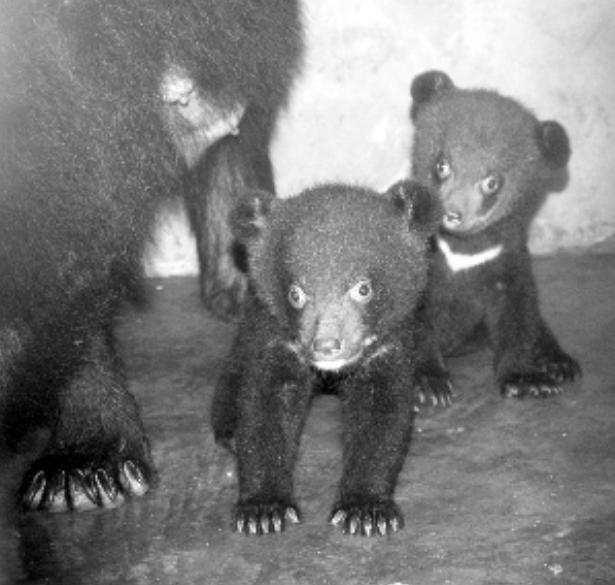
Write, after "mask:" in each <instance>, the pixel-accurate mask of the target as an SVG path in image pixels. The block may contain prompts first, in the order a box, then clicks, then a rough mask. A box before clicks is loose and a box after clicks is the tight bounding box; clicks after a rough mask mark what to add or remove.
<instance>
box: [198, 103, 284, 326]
mask: <svg viewBox="0 0 615 585" xmlns="http://www.w3.org/2000/svg"><path fill="white" fill-rule="evenodd" d="M270 125H271V122H270V120H269V116H268V115H267V114H266V113H265V112H263V111H261V110H260V109H258V108H255V107H248V109H247V110H246V113H245V115H244V117H243V119H242V121H241V124H240V125H239V133H238V135H237V136H227V137H225V138H223V139H222V140H220V141H218V142H217V143H216V144H214V145H213V146H211V147H210V148H209V149H208V151H207V153H206V155H205V156H204V157H203V159H202V160H201V161H200V162H199V163H198V165H197V166H196V167H195V168H194V169H193V170H192V171H191V172H190V175H189V181H190V185H189V186H188V188H187V190H186V203H187V210H188V215H189V218H190V223H191V227H192V230H193V232H194V234H195V237H196V245H197V253H198V259H199V269H200V276H199V279H200V289H201V298H202V300H203V303H204V304H205V306H206V307H207V308H208V309H209V310H211V311H212V312H213V313H215V314H216V315H218V316H220V317H223V318H226V317H228V316H230V315H234V314H236V313H237V311H238V308H239V306H240V304H241V302H242V301H243V298H244V295H245V291H246V277H245V268H246V267H245V263H246V260H245V256H244V254H245V252H244V250H243V248H241V246H239V245H238V244H237V243H236V242H235V240H234V238H233V236H232V233H231V229H230V226H229V215H230V212H231V210H233V209H234V208H235V206H236V204H237V201H238V198H239V197H240V196H241V194H242V193H243V192H244V191H245V189H246V188H260V189H264V190H266V191H269V192H273V191H274V185H273V171H272V167H271V161H270V159H269V140H270V134H271V130H270Z"/></svg>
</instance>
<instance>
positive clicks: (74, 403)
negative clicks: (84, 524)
mask: <svg viewBox="0 0 615 585" xmlns="http://www.w3.org/2000/svg"><path fill="white" fill-rule="evenodd" d="M83 343H85V344H87V347H86V348H85V352H84V356H83V361H82V362H81V365H80V367H79V368H78V369H77V371H76V372H75V374H74V375H73V376H72V377H71V378H70V379H69V380H68V381H67V383H66V384H65V385H64V386H63V387H62V388H61V389H60V390H59V399H58V413H59V417H58V419H57V421H56V423H55V424H54V425H53V427H52V432H51V438H50V441H49V444H48V445H47V448H46V449H45V451H44V452H43V454H42V455H41V456H40V457H39V458H38V459H37V460H36V461H35V462H34V463H33V464H32V466H31V467H30V469H29V470H28V472H27V473H26V475H25V477H24V479H23V482H22V486H21V490H20V497H21V500H22V503H23V505H24V507H25V508H27V509H33V510H47V511H54V512H61V511H67V510H75V511H82V510H90V509H95V508H112V507H116V506H118V505H120V504H121V503H122V502H123V501H124V500H125V499H127V498H131V497H133V496H141V495H143V494H145V493H146V492H147V491H148V490H149V488H150V486H151V485H152V483H153V482H154V480H155V472H154V467H153V464H152V458H151V453H150V447H149V441H148V439H147V436H146V435H145V432H144V429H143V425H142V423H141V419H140V416H139V412H138V407H137V404H136V402H135V400H134V398H133V396H132V395H131V394H130V393H129V392H128V390H127V389H126V383H125V380H124V376H123V374H122V371H121V368H120V364H119V358H118V357H117V355H116V353H115V350H114V348H113V342H112V339H111V337H110V334H106V333H103V332H97V333H95V334H93V335H91V336H90V337H88V338H87V339H84V340H83Z"/></svg>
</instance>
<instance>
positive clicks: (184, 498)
mask: <svg viewBox="0 0 615 585" xmlns="http://www.w3.org/2000/svg"><path fill="white" fill-rule="evenodd" d="M535 268H536V274H537V278H538V282H539V288H540V291H541V298H542V306H543V311H544V314H545V316H546V318H547V320H548V321H549V323H550V324H551V325H552V328H553V330H554V332H555V333H556V334H557V336H558V337H559V339H560V341H561V342H562V345H563V346H564V347H565V348H566V349H567V350H568V351H570V353H572V354H573V355H574V356H576V357H577V358H578V359H579V360H580V362H581V363H582V365H583V368H584V372H585V376H584V379H583V381H582V382H580V383H578V384H576V385H574V386H571V387H568V388H567V389H566V392H565V393H564V394H563V395H561V396H558V397H555V398H550V399H547V400H525V401H514V400H503V399H501V398H500V397H499V395H498V393H497V391H496V389H495V387H494V382H493V378H492V372H491V365H490V360H491V357H490V355H489V354H488V353H479V354H475V355H472V356H468V357H464V358H457V359H456V360H455V361H453V362H452V363H451V369H452V372H453V375H454V379H455V381H456V386H457V390H458V397H457V400H456V403H455V404H454V405H453V406H452V407H451V408H450V409H448V410H446V411H437V410H436V411H431V410H426V411H424V412H421V414H420V415H419V417H418V419H417V429H416V432H415V435H414V441H413V445H412V448H411V452H410V455H409V457H408V459H407V461H406V465H405V468H404V470H403V472H402V474H401V476H400V479H399V484H398V489H397V501H398V503H399V505H400V506H401V508H402V510H403V511H404V514H405V516H406V528H405V529H404V530H403V532H401V533H399V534H397V535H394V536H392V537H390V538H372V539H367V538H360V537H349V536H344V535H342V534H341V533H339V532H338V530H336V529H335V528H333V527H331V526H329V525H328V524H327V516H328V513H329V509H330V506H331V504H332V503H333V499H334V497H335V488H336V483H337V481H338V478H339V475H340V472H341V463H340V456H341V446H340V438H339V432H340V428H341V427H340V419H339V408H338V406H339V405H338V403H337V401H336V399H335V397H332V396H322V397H320V398H318V399H317V400H316V401H315V404H314V408H313V410H312V413H311V416H310V419H309V421H308V424H307V428H306V430H305V433H304V436H303V442H302V448H301V456H300V460H299V463H298V466H297V472H296V486H297V498H298V501H299V503H300V504H301V505H302V509H303V513H304V518H305V520H304V522H303V524H301V525H299V526H292V527H291V528H290V529H289V530H288V531H287V532H286V533H285V534H284V535H281V536H280V535H268V536H263V537H260V538H247V537H242V536H239V535H236V534H234V533H233V532H231V530H230V510H231V507H232V505H233V503H234V500H235V497H236V477H235V470H234V462H233V460H232V458H231V456H230V455H229V454H227V453H226V452H223V451H222V450H220V449H218V448H217V447H216V446H215V445H214V443H213V440H212V436H211V433H210V430H209V427H208V418H209V416H208V409H209V401H210V398H211V394H212V388H213V384H214V382H215V379H216V376H217V375H218V373H219V368H220V363H221V358H222V357H223V356H224V354H225V352H226V351H227V349H228V346H229V343H230V339H231V336H232V333H233V327H232V326H231V325H228V324H224V323H220V322H219V321H215V320H213V319H212V318H211V317H209V316H208V315H207V314H206V313H205V312H204V311H203V310H202V308H201V306H200V304H199V299H198V293H197V283H196V281H195V280H193V279H170V280H164V281H157V282H156V283H154V284H155V285H156V287H155V288H156V290H155V291H154V292H153V301H152V304H151V306H150V307H149V308H148V309H147V310H146V311H144V312H139V313H130V314H128V315H126V316H125V317H124V318H123V319H122V320H121V323H120V329H121V339H122V340H123V346H124V352H125V355H126V362H127V365H128V371H129V377H130V380H131V387H132V390H133V391H134V393H135V394H136V395H137V396H138V398H139V401H140V403H141V405H142V409H143V414H144V418H145V422H146V425H147V427H148V429H149V432H150V436H151V439H152V443H153V447H154V458H155V461H156V464H157V466H158V469H159V471H160V485H159V487H158V489H157V490H155V491H154V492H153V493H151V494H150V495H148V496H147V497H145V498H144V499H142V500H140V501H133V502H131V503H129V504H128V505H125V506H123V507H122V508H119V509H117V510H113V511H107V512H88V513H82V514H65V515H51V516H47V515H44V514H38V513H34V514H29V515H26V516H24V517H21V518H20V519H19V531H18V532H19V534H18V543H17V544H18V545H19V548H20V550H21V557H22V562H23V566H24V570H25V571H26V573H27V575H28V580H27V582H29V583H41V584H42V583H49V584H55V583H58V584H60V583H61V584H68V585H72V584H75V585H82V584H83V585H85V584H86V583H87V584H88V585H98V584H109V583H118V584H122V585H129V584H135V585H146V584H151V583H157V584H158V583H159V584H177V585H184V584H193V583H194V584H197V583H198V584H207V585H217V584H219V585H227V584H228V585H230V584H241V585H270V584H271V585H273V584H280V585H299V584H301V585H304V584H332V585H337V584H343V585H355V584H356V585H359V584H360V585H366V584H369V585H392V584H400V585H401V584H404V585H445V584H450V585H470V584H471V585H474V584H480V585H483V584H484V585H499V584H501V585H503V584H511V585H512V584H515V585H517V584H518V585H541V584H545V585H546V584H551V583H558V584H567V585H568V584H571V585H572V584H579V585H598V584H604V585H606V584H607V583H609V584H610V583H613V582H615V292H614V291H615V256H613V255H586V256H568V255H562V256H557V257H554V258H549V259H538V260H536V263H535ZM1 530H2V520H1V519H0V531H1ZM2 538H3V536H2V532H0V545H1V544H2V542H1V540H2ZM6 538H8V539H10V534H9V535H8V536H6ZM17 544H15V546H17ZM2 562H3V561H0V573H1V572H2ZM4 562H6V561H4ZM0 581H1V577H0ZM7 582H8V581H7Z"/></svg>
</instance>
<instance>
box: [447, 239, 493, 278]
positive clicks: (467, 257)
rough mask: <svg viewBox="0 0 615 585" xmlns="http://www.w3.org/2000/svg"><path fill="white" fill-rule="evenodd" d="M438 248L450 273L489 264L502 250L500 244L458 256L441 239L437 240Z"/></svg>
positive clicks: (458, 254)
mask: <svg viewBox="0 0 615 585" xmlns="http://www.w3.org/2000/svg"><path fill="white" fill-rule="evenodd" d="M438 247H439V248H440V250H441V251H442V253H443V254H444V258H445V259H446V264H447V265H448V267H449V268H450V269H451V271H452V272H460V271H461V270H470V269H471V268H476V267H477V266H481V265H483V264H486V263H487V262H491V261H492V260H495V259H496V258H497V257H498V256H499V255H500V254H501V253H502V250H503V249H504V247H503V246H502V244H498V245H497V246H493V247H492V248H487V249H486V250H483V251H482V252H477V253H476V254H460V253H458V252H454V251H453V249H452V248H451V247H450V245H449V243H448V242H447V241H446V240H445V239H443V238H438Z"/></svg>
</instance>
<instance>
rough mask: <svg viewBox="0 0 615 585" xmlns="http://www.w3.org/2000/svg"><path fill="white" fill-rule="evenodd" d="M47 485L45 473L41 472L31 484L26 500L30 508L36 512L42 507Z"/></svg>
mask: <svg viewBox="0 0 615 585" xmlns="http://www.w3.org/2000/svg"><path fill="white" fill-rule="evenodd" d="M46 484H47V481H46V480H45V472H44V471H39V472H38V473H37V474H36V475H35V476H34V477H33V478H32V481H31V482H30V489H29V490H28V492H27V494H26V500H27V503H28V507H29V508H31V509H33V510H36V509H37V508H38V507H39V506H40V505H41V501H42V500H43V493H44V492H45V485H46Z"/></svg>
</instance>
